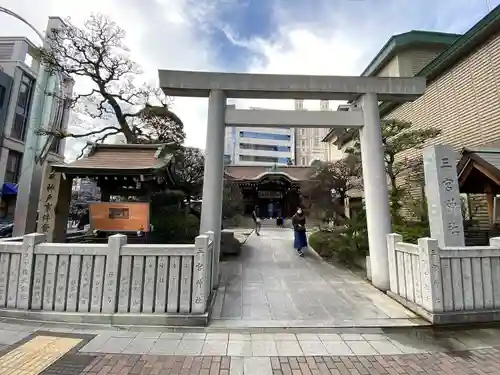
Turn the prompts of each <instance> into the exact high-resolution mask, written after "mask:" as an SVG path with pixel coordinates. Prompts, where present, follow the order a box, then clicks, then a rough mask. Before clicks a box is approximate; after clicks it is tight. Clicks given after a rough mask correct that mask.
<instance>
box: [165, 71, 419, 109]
mask: <svg viewBox="0 0 500 375" xmlns="http://www.w3.org/2000/svg"><path fill="white" fill-rule="evenodd" d="M159 76H160V87H161V88H162V89H163V91H164V92H165V94H167V95H171V96H187V97H208V96H209V93H210V91H212V90H221V91H224V93H225V95H226V96H227V97H228V98H249V99H313V100H321V99H323V100H356V99H357V98H358V97H359V96H361V95H363V94H366V93H376V94H377V97H378V100H380V101H386V100H388V101H398V102H406V101H413V100H415V99H417V98H418V97H419V96H421V95H422V94H423V93H424V90H425V78H423V77H415V78H399V77H398V78H392V77H388V78H385V77H384V78H382V77H348V76H307V75H285V74H283V75H282V74H250V73H215V72H193V71H181V70H159Z"/></svg>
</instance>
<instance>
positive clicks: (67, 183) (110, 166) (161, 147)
mask: <svg viewBox="0 0 500 375" xmlns="http://www.w3.org/2000/svg"><path fill="white" fill-rule="evenodd" d="M171 151H172V149H171V148H170V147H169V145H167V144H112V145H110V144H94V145H93V146H92V148H91V149H90V152H89V153H88V154H87V156H85V157H84V158H82V159H79V160H76V161H74V162H72V163H68V164H55V165H49V166H47V168H46V170H45V175H44V180H43V182H42V184H43V185H42V193H41V198H40V203H39V217H38V225H37V230H38V232H39V233H44V234H45V235H46V238H47V241H49V242H64V240H65V236H66V229H67V220H68V214H69V208H70V201H71V189H72V181H73V179H74V178H90V179H93V180H95V181H96V182H97V185H98V187H99V188H100V190H101V201H104V202H108V201H109V200H110V197H111V196H121V197H135V198H136V200H137V201H142V202H147V201H149V200H150V198H151V195H152V194H153V193H155V192H158V191H161V190H162V189H164V188H165V187H172V186H175V180H174V173H173V154H172V152H171Z"/></svg>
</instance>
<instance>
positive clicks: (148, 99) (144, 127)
mask: <svg viewBox="0 0 500 375" xmlns="http://www.w3.org/2000/svg"><path fill="white" fill-rule="evenodd" d="M124 39H125V32H124V30H123V29H121V28H120V27H119V26H118V25H117V24H116V23H115V22H113V21H112V20H111V19H110V18H108V17H106V16H103V15H100V14H97V15H92V16H90V18H89V19H88V20H87V21H86V22H85V23H84V26H83V27H78V26H76V25H74V24H72V23H71V22H70V21H69V20H68V21H66V23H65V25H64V26H63V27H62V28H60V29H57V30H53V33H52V34H51V35H49V37H48V42H49V44H50V48H49V49H42V50H41V51H40V55H41V59H42V61H43V62H44V63H46V64H47V65H48V66H49V67H50V69H52V70H57V71H59V72H61V73H62V74H63V75H67V76H71V77H73V78H75V80H76V82H77V87H86V88H87V90H86V91H85V92H79V91H77V92H76V93H75V95H74V96H73V98H71V99H72V103H73V108H75V109H76V110H77V111H80V112H82V113H83V114H84V115H86V116H90V117H91V118H94V119H100V120H104V121H102V122H101V123H104V124H105V125H103V126H102V127H99V128H97V129H92V130H89V131H78V132H76V131H75V132H64V131H62V130H61V129H53V128H49V129H45V130H44V132H45V133H49V134H50V135H55V136H57V137H61V138H63V137H73V138H89V137H91V138H92V139H93V140H94V141H96V142H102V141H104V140H105V139H106V138H107V137H109V136H110V135H113V134H119V133H122V134H123V135H124V136H125V138H126V140H127V143H170V142H174V143H176V144H179V145H180V144H182V143H183V141H184V136H185V135H184V129H183V123H182V121H181V120H180V118H179V117H178V116H177V115H175V113H173V112H172V111H170V109H169V104H170V102H169V100H168V98H167V97H165V95H164V94H163V92H162V91H161V90H160V89H159V88H156V87H152V86H150V85H148V84H141V83H140V81H141V74H142V73H143V72H142V70H141V68H140V66H139V65H138V64H137V63H135V62H134V61H133V60H131V59H130V57H129V50H128V48H127V47H126V46H125V43H124ZM83 128H84V127H83ZM80 130H83V129H80Z"/></svg>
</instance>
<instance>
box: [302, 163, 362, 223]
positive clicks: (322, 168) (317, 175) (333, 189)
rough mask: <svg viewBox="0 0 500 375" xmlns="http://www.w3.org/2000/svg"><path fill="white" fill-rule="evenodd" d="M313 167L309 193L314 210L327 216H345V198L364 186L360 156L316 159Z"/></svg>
mask: <svg viewBox="0 0 500 375" xmlns="http://www.w3.org/2000/svg"><path fill="white" fill-rule="evenodd" d="M311 168H312V170H311V174H310V176H309V186H308V191H307V194H308V195H309V196H310V197H312V206H313V209H314V211H315V212H317V213H320V214H321V215H323V216H326V218H335V217H340V218H345V213H344V201H345V198H346V197H348V194H349V191H352V190H354V189H359V188H361V187H362V179H361V165H360V163H359V158H358V157H357V156H355V155H347V156H346V157H345V158H343V159H341V160H338V161H335V162H321V161H315V162H314V163H313V165H312V166H311Z"/></svg>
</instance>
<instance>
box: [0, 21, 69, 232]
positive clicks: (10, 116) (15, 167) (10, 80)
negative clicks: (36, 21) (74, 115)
mask: <svg viewBox="0 0 500 375" xmlns="http://www.w3.org/2000/svg"><path fill="white" fill-rule="evenodd" d="M51 20H52V18H51ZM49 22H50V21H49ZM36 51H37V47H36V46H35V45H34V44H33V43H32V42H31V41H29V40H28V39H26V38H24V37H0V184H1V186H2V191H1V194H2V197H1V204H0V220H2V221H3V222H5V221H7V222H11V221H12V218H13V215H14V210H15V202H16V197H17V191H18V183H19V178H20V176H21V174H22V173H23V171H22V170H21V165H22V158H23V154H24V151H25V142H26V136H27V133H28V126H29V116H30V109H31V103H32V99H33V94H34V91H35V82H36V77H37V72H38V69H39V66H40V64H39V62H38V61H37V59H36V58H35V56H36ZM72 89H73V82H72V81H71V80H68V81H65V82H64V84H63V85H62V87H61V90H60V91H61V92H60V95H61V96H66V95H71V92H72ZM47 107H48V109H49V110H48V112H46V114H45V115H44V116H46V117H44V118H45V120H46V121H45V122H44V123H43V124H42V126H44V127H46V126H48V125H49V124H51V127H52V129H55V130H58V129H63V130H64V129H66V128H67V124H68V118H69V108H68V107H67V106H65V105H64V103H63V102H62V101H60V100H53V99H52V98H51V99H48V100H46V101H45V105H44V108H47ZM49 113H50V116H48V115H49ZM49 117H50V118H49ZM52 138H53V137H52ZM64 143H65V142H64V140H58V139H53V140H52V142H51V144H47V147H50V152H49V155H48V157H47V159H46V160H47V161H49V162H50V161H64Z"/></svg>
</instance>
